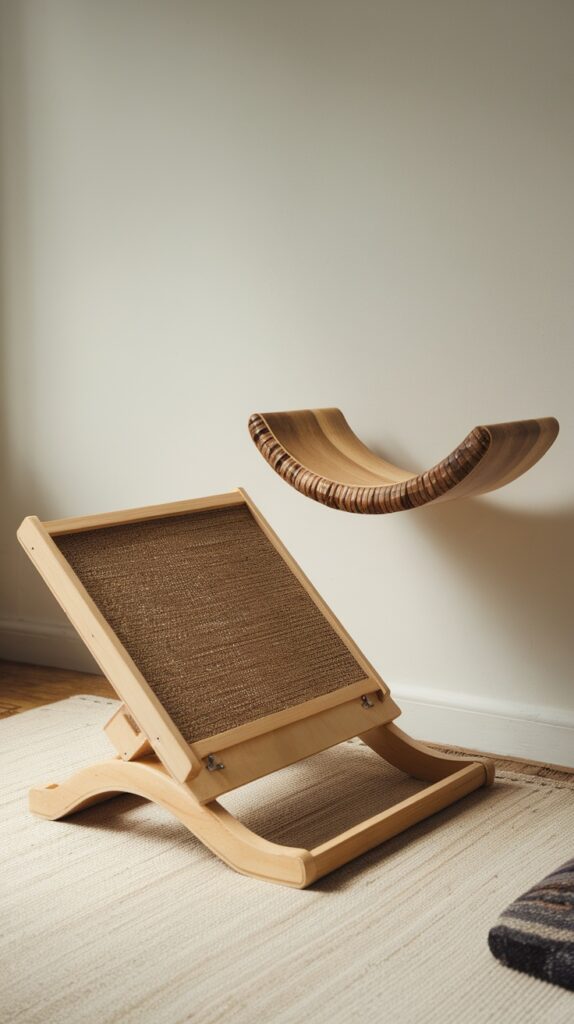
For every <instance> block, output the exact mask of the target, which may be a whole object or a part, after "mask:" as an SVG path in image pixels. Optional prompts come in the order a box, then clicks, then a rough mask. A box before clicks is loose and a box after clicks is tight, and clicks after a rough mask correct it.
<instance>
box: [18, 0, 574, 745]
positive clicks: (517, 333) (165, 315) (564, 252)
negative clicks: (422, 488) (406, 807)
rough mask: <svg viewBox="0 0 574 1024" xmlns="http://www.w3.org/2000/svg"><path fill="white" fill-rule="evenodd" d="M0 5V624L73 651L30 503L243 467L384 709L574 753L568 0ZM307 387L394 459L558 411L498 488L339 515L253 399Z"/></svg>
mask: <svg viewBox="0 0 574 1024" xmlns="http://www.w3.org/2000/svg"><path fill="white" fill-rule="evenodd" d="M2 10H3V15H4V24H3V31H2V42H3V48H4V51H5V53H4V55H3V58H4V59H3V75H4V81H3V90H2V92H3V111H2V125H3V127H2V165H3V166H2V205H3V221H4V234H3V251H2V266H3V273H2V342H3V364H4V365H3V370H4V373H3V388H4V391H5V393H4V396H3V397H4V401H3V405H2V409H3V413H2V415H3V417H4V419H3V423H2V439H3V441H4V444H3V456H2V457H3V460H4V462H3V470H2V473H3V481H4V488H3V492H4V494H3V501H2V508H1V522H0V527H1V534H0V541H1V546H2V557H3V563H4V566H5V573H4V576H3V581H2V589H1V593H0V617H1V618H2V630H1V631H0V635H1V637H2V647H1V648H0V649H1V650H2V651H3V653H4V655H5V656H6V655H8V656H10V655H11V656H15V657H18V658H22V659H28V660H52V661H55V662H56V663H58V662H60V663H64V664H79V663H80V662H79V661H78V658H79V657H80V655H79V654H78V648H77V647H76V646H75V645H74V643H73V642H72V641H71V640H70V639H69V634H68V633H67V632H66V631H65V630H63V629H62V624H63V622H64V620H63V617H62V615H61V614H60V612H59V610H58V609H57V607H56V605H55V603H54V601H53V600H52V598H51V597H50V596H49V595H48V593H47V591H46V590H45V588H44V586H43V584H42V583H41V581H40V580H39V579H36V578H35V574H34V571H33V570H32V568H31V567H29V566H28V564H27V563H26V559H25V556H24V554H23V553H22V552H20V550H19V549H18V548H17V545H16V542H15V540H14V531H15V529H16V526H17V524H18V522H19V521H20V519H21V518H22V517H23V516H24V515H25V514H29V513H36V514H38V515H40V516H41V517H43V518H53V517H58V516H65V515H68V514H75V513H78V514H80V513H88V512H95V511H99V510H105V509H112V508H121V507H127V506H130V505H137V504H147V503H151V502H161V501H169V500H172V499H177V498H182V497H189V496H195V495H201V494H206V493H210V492H216V491H221V490H227V489H230V488H232V487H234V486H236V485H238V484H241V485H243V486H245V487H246V488H247V489H248V491H249V492H250V493H251V495H252V497H253V498H254V499H255V501H256V502H257V503H258V504H259V505H260V507H261V508H262V510H263V512H264V513H265V514H266V515H267V516H268V517H269V518H270V520H271V522H272V523H273V525H274V526H275V528H276V529H277V531H278V532H279V534H280V535H281V536H282V537H283V539H284V540H285V541H286V542H287V544H288V546H289V547H290V548H291V550H292V551H293V553H294V555H295V557H296V558H298V560H299V561H300V562H301V563H302V565H303V567H304V568H305V570H306V571H307V572H308V573H309V575H310V576H311V578H312V579H313V581H314V582H315V583H316V584H317V585H318V587H319V588H320V589H321V590H322V591H323V593H324V594H325V596H326V598H327V600H328V601H329V602H330V603H331V604H332V606H333V607H334V609H335V611H336V612H337V613H338V614H339V616H340V617H341V618H342V619H343V621H344V622H345V624H346V625H347V627H348V628H349V629H350V630H351V632H352V633H353V634H354V635H355V637H356V638H357V640H358V641H359V643H360V644H361V645H362V646H363V647H364V649H365V652H366V653H367V655H368V656H369V657H370V658H371V659H372V660H373V661H374V662H375V664H376V665H377V666H378V668H379V669H380V670H381V672H382V674H383V675H384V677H385V678H386V679H387V680H388V682H389V683H390V684H391V686H392V687H393V692H394V693H395V694H396V696H397V697H398V698H399V700H401V699H402V701H403V702H405V700H406V704H405V706H406V707H407V708H408V714H407V715H406V716H405V724H406V725H409V724H410V726H411V727H412V728H413V729H414V731H416V732H418V733H419V734H421V735H426V736H427V737H428V738H437V739H444V740H447V741H453V742H457V741H458V742H459V743H466V745H477V746H481V748H482V749H489V748H490V749H492V748H495V749H496V750H497V751H500V752H503V751H507V752H512V753H523V754H526V755H528V756H531V757H538V758H540V759H547V760H548V759H549V760H554V761H562V762H566V760H568V759H569V760H570V763H574V742H573V737H574V731H573V727H574V691H573V688H572V685H571V679H572V665H573V663H574V659H573V654H574V652H573V649H572V647H573V640H572V633H573V630H572V622H571V619H572V607H573V601H572V597H573V587H572V577H573V568H574V565H573V550H574V541H573V538H574V482H573V479H572V476H573V474H572V463H573V447H574V446H573V442H572V431H573V427H574V414H573V408H572V385H573V370H574V358H573V345H572V312H573V310H572V307H573V299H572V296H573V294H574V290H573V281H572V276H573V274H572V268H573V260H572V252H573V244H574V231H573V227H574V214H573V202H572V182H573V181H574V160H573V156H574V143H573V123H574V121H573V101H574V70H573V69H574V63H573V61H572V53H573V52H574V6H573V5H572V4H571V3H568V2H562V0H433V3H432V4H431V3H427V2H425V0H395V2H391V0H376V2H374V0H373V2H369V0H346V2H339V0H295V2H290V3H283V2H280V0H209V2H199V0H198V2H192V0H188V2H183V0H180V2H177V0H156V2H151V0H50V2H46V0H19V2H18V0H7V2H5V3H4V4H3V8H2ZM321 405H339V406H340V407H341V408H342V409H343V410H344V411H345V413H346V415H347V417H348V418H349V420H350V422H351V424H352V426H353V427H354V428H355V429H356V431H357V432H358V433H359V434H360V436H361V437H362V438H363V439H364V440H365V441H366V442H367V443H369V444H371V445H372V446H373V447H374V448H375V449H377V450H383V449H384V450H385V451H386V452H388V454H389V456H390V457H391V458H392V459H393V460H394V461H397V462H399V463H400V462H403V463H404V464H406V465H409V466H411V467H413V469H421V468H426V467H427V466H428V465H430V464H432V463H433V462H434V461H436V460H438V459H439V458H441V457H442V456H443V455H445V454H446V453H447V452H448V451H450V450H451V448H452V447H454V445H455V444H456V443H457V442H458V441H459V440H461V439H462V437H463V436H464V434H465V433H466V432H467V431H468V430H469V429H470V428H471V427H473V426H474V425H475V424H477V423H489V422H496V421H498V420H504V419H516V418H521V417H528V416H543V415H549V414H553V415H556V416H557V417H558V418H559V419H560V421H561V426H562V430H561V434H560V436H559V439H558V441H557V443H556V445H555V447H554V448H553V449H552V450H551V451H550V453H549V454H548V455H547V456H546V457H545V459H544V460H543V462H541V463H540V464H539V465H538V466H537V467H535V469H534V470H532V471H531V472H530V473H529V474H528V475H526V476H525V477H523V478H522V479H521V480H519V481H518V482H516V483H514V484H512V485H511V486H510V487H508V488H507V489H506V490H504V491H500V492H497V493H496V494H495V495H493V496H491V497H488V498H483V499H479V500H474V501H467V502H460V503H455V504H452V505H446V506H442V507H441V506H438V507H436V508H426V509H422V510H418V511H414V512H409V513H407V514H402V515H392V516H385V517H372V518H370V517H361V516H350V515H345V514H342V513H338V512H334V511H332V510H329V509H325V508H323V507H321V506H319V505H316V504H314V503H312V502H310V501H308V500H306V499H304V498H302V497H301V496H299V495H298V494H296V493H295V492H294V491H292V490H291V489H290V488H288V487H287V486H286V485H285V484H284V483H283V482H282V481H280V480H279V478H278V477H276V476H275V475H274V474H273V473H272V472H271V470H270V469H269V468H268V467H267V466H266V465H265V463H264V462H263V460H262V459H261V458H260V456H259V455H258V454H257V453H256V451H255V449H254V448H253V446H252V444H251V441H250V440H249V437H248V434H247V431H246V426H245V424H246V420H247V417H248V414H249V413H250V412H252V411H254V410H266V409H283V408H298V407H305V406H321ZM421 701H423V702H428V703H429V704H430V705H432V707H430V708H429V709H428V713H427V714H426V717H425V716H424V715H423V711H424V708H423V707H422V705H421V703H420V702H421ZM413 702H414V703H413ZM457 709H458V710H457ZM409 718H410V722H409V721H408V719H409ZM537 723H538V724H537Z"/></svg>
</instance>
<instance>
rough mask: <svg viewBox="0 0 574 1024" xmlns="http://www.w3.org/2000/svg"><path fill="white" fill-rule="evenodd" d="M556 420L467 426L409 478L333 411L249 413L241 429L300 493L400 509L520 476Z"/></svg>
mask: <svg viewBox="0 0 574 1024" xmlns="http://www.w3.org/2000/svg"><path fill="white" fill-rule="evenodd" d="M558 429H559V426H558V420H556V419H554V417H553V416H547V417H545V418H543V419H538V420H516V421H515V422H514V423H495V424H492V425H489V426H480V427H475V428H474V430H471V432H470V434H468V435H467V436H466V437H465V439H464V441H463V442H462V443H461V444H459V445H458V447H457V448H455V449H454V450H453V451H452V452H451V453H450V455H447V456H446V458H444V459H442V461H441V462H438V463H437V464H436V466H433V467H432V469H428V470H427V471H426V472H424V473H418V474H417V473H413V472H411V471H409V470H408V469H402V468H401V467H400V466H394V465H393V464H392V463H391V462H387V461H385V459H382V458H380V457H379V456H378V455H375V453H374V452H372V451H371V450H370V449H369V448H367V446H366V445H364V444H363V443H362V441H360V440H359V438H358V437H357V436H356V434H354V433H353V431H352V430H351V428H350V426H349V424H348V423H347V421H346V419H345V417H344V416H343V413H342V412H341V411H340V410H339V409H301V410H298V411H296V412H270V413H268V412H266V413H254V414H253V416H251V417H250V419H249V432H250V434H251V437H252V438H253V441H254V442H255V444H256V446H257V448H258V449H259V451H260V452H261V454H262V455H263V458H264V459H265V460H266V461H267V462H268V463H269V465H270V466H271V467H272V469H274V470H275V472H276V473H278V474H279V476H281V477H282V478H283V479H284V480H285V481H286V482H287V483H288V484H291V486H292V487H294V488H295V489H296V490H297V491H300V492H301V494H305V495H306V496H307V497H308V498H313V500H314V501H319V502H321V503H322V504H323V505H329V506H330V507H331V508H338V509H341V510H342V511H344V512H363V513H384V512H402V511H404V510H406V509H410V508H417V507H418V506H419V505H427V504H429V503H430V502H436V501H450V500H451V499H453V498H469V497H474V496H476V495H478V494H484V493H485V492H486V491H494V490H496V488H497V487H503V486H504V485H505V484H508V483H510V481H511V480H515V479H516V477H518V476H521V475H522V473H525V472H526V470H527V469H530V467H531V466H533V465H534V464H535V463H536V462H538V460H539V459H541V458H542V456H543V455H544V453H545V452H547V451H548V449H549V448H550V446H551V444H552V443H553V442H554V440H555V439H556V436H557V434H558Z"/></svg>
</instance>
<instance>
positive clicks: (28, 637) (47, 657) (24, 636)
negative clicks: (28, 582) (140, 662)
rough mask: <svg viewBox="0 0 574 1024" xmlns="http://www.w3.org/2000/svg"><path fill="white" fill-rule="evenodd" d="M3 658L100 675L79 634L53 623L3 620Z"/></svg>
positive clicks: (0, 654) (0, 641)
mask: <svg viewBox="0 0 574 1024" xmlns="http://www.w3.org/2000/svg"><path fill="white" fill-rule="evenodd" d="M0 658H2V659H4V660H5V661H22V662H26V663H27V664H29V665H53V666H54V667H55V668H69V669H73V670H75V671H77V672H99V671H100V670H99V668H98V666H97V665H96V662H95V661H94V659H93V658H92V656H91V654H90V652H89V651H88V650H87V648H86V647H85V645H84V644H83V643H82V641H81V640H80V638H79V636H78V635H77V633H76V632H75V630H73V629H72V627H71V626H66V625H60V624H59V623H52V622H29V621H26V620H24V619H16V620H8V619H0Z"/></svg>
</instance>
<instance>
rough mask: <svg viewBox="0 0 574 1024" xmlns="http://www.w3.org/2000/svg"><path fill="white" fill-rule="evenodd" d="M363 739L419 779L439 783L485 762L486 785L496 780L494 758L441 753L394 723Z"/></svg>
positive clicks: (395, 764)
mask: <svg viewBox="0 0 574 1024" xmlns="http://www.w3.org/2000/svg"><path fill="white" fill-rule="evenodd" d="M359 739H361V740H363V743H366V744H367V746H369V747H370V748H371V750H374V751H375V753H377V754H380V755H381V757H384V759H385V761H388V762H389V764H392V765H394V766H395V768H400V770H401V771H403V772H406V773H407V775H412V776H413V778H415V779H423V780H424V781H425V782H437V781H438V780H439V779H445V778H447V777H448V776H449V775H452V774H453V772H457V771H460V770H461V769H462V768H465V767H467V766H468V765H469V764H481V765H482V766H483V768H484V772H485V779H484V785H486V786H489V785H490V784H491V783H492V782H494V774H495V769H494V761H492V760H490V759H489V758H481V759H480V760H477V759H476V758H473V757H451V756H449V755H448V754H441V753H440V751H438V750H433V749H432V748H431V747H427V746H425V744H424V743H420V742H419V741H418V740H413V739H412V738H411V737H410V736H408V735H407V734H406V732H403V731H402V729H399V727H398V726H397V725H395V723H394V722H390V723H389V724H388V725H378V726H376V727H375V728H374V729H369V731H368V732H364V733H362V735H361V736H360V737H359Z"/></svg>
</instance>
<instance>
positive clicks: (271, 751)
mask: <svg viewBox="0 0 574 1024" xmlns="http://www.w3.org/2000/svg"><path fill="white" fill-rule="evenodd" d="M232 506H242V507H244V508H246V509H248V510H249V513H250V514H251V516H252V517H253V519H254V520H255V522H256V524H257V525H258V527H259V528H260V529H261V530H262V531H263V533H264V534H265V536H266V537H267V539H268V540H269V541H270V543H271V544H272V545H273V547H274V548H275V550H276V551H277V552H278V553H279V554H280V555H281V557H282V559H283V560H284V562H285V563H286V564H287V566H288V567H289V569H290V571H291V573H292V574H293V575H294V576H295V577H296V579H297V580H298V581H299V583H300V584H301V586H302V587H303V588H304V589H305V591H306V593H307V594H308V595H309V597H310V598H311V600H312V601H313V602H314V604H315V605H316V607H317V608H318V609H319V610H320V612H321V614H322V615H323V616H324V618H325V619H326V620H327V622H328V623H329V625H330V626H331V627H332V629H333V630H334V632H335V633H336V634H337V636H338V637H339V638H340V640H341V641H342V642H343V644H344V645H345V646H346V647H347V649H348V651H349V652H350V653H351V654H352V656H353V658H354V660H355V662H356V664H357V666H358V667H359V668H360V670H361V672H362V673H363V678H362V679H360V680H358V681H355V682H352V683H350V684H349V685H346V686H340V687H339V688H338V689H335V690H333V691H332V692H329V693H323V694H321V695H320V696H318V697H314V698H312V699H310V700H308V701H303V702H301V703H298V704H296V705H295V706H291V707H286V708H284V709H283V710H280V711H278V712H276V713H274V714H270V715H267V716H265V717H263V718H259V719H254V720H252V721H247V722H245V723H244V724H242V725H239V726H237V727H235V728H232V729H228V730H226V731H224V732H222V733H219V734H216V735H211V736H207V737H205V738H202V739H200V740H197V741H195V742H187V741H186V739H185V738H184V736H183V735H182V734H181V732H180V731H179V730H178V728H177V727H176V725H175V723H174V721H173V720H172V718H171V717H170V715H169V714H168V713H167V712H166V710H165V708H164V707H163V705H162V703H161V701H160V700H159V699H158V697H157V696H156V694H155V693H154V691H153V690H152V688H151V687H150V685H149V684H148V682H147V681H146V679H145V678H144V676H143V675H142V673H141V672H140V670H139V669H138V667H137V665H136V664H135V663H134V661H133V660H132V658H131V657H130V655H129V654H128V652H127V650H126V649H125V647H124V646H123V645H122V643H121V642H120V640H119V639H118V636H117V635H116V634H115V633H114V631H113V630H112V628H111V626H110V624H109V623H108V622H107V621H106V619H105V617H104V616H103V615H102V613H101V611H100V609H99V608H98V607H97V605H96V604H95V602H94V601H93V600H92V598H91V597H90V595H89V594H88V592H87V591H86V589H85V587H84V586H83V584H82V582H81V581H80V579H79V578H78V576H77V575H76V573H75V572H74V570H73V569H72V567H71V566H70V564H69V563H68V562H67V560H66V558H65V557H64V555H63V554H62V552H61V551H60V549H59V548H58V546H57V543H56V542H55V539H54V538H57V537H58V536H59V535H62V534H70V533H76V532H82V531H86V530H90V531H91V530H99V529H102V530H105V529H106V528H107V527H113V526H117V525H124V524H129V523H138V522H143V521H145V520H153V519H157V520H163V519H165V518H167V517H170V516H181V515H183V514H187V513H194V512H202V511H206V510H212V509H224V508H227V507H232ZM18 538H19V540H20V543H21V544H22V546H23V547H24V549H25V550H26V552H27V554H28V555H29V557H30V558H31V560H32V561H33V563H34V565H35V566H36V568H37V569H38V571H39V572H40V574H41V575H42V577H43V578H44V580H45V581H46V583H47V585H48V586H49V587H50V589H51V591H52V593H53V594H54V595H55V597H56V598H57V600H58V601H59V603H60V605H61V606H62V608H63V609H64V611H65V612H66V614H67V615H68V618H69V619H70V621H71V622H72V624H73V625H74V627H75V628H76V630H77V631H78V633H79V635H80V636H81V638H82V639H83V641H84V643H85V644H86V646H87V647H88V649H89V650H90V651H91V653H92V655H93V656H94V658H95V659H96V661H97V663H98V664H99V666H100V668H101V669H102V671H103V672H104V674H105V675H106V676H107V678H108V679H109V681H110V683H111V685H112V686H113V687H114V689H115V690H116V692H117V694H118V696H119V698H120V700H121V702H122V703H121V705H120V707H119V708H118V710H117V711H115V712H114V714H113V715H112V718H111V719H110V721H109V722H108V724H107V726H106V727H105V730H106V734H107V736H108V738H109V739H110V741H111V743H112V745H113V747H114V748H115V750H116V756H115V757H113V758H112V759H110V760H109V761H106V762H103V763H102V764H96V765H93V766H91V767H90V768H86V769H84V770H83V771H80V772H77V773H76V774H75V775H73V776H72V777H71V778H70V779H68V780H67V781H65V782H62V783H49V784H48V785H44V786H41V787H37V788H34V789H32V790H31V792H30V808H31V810H32V811H33V812H34V813H36V814H39V815H40V816H43V817H46V818H50V819H56V818H61V817H64V816H65V815H68V814H71V813H73V812H74V811H77V810H80V809H81V808H83V807H86V806H88V805H90V804H93V803H97V802H99V801H101V800H106V799H109V798H111V797H112V796H115V795H117V794H119V793H135V794H138V795H140V796H143V797H145V798H147V799H149V800H153V801H155V802H157V803H159V804H161V805H162V806H164V807H166V808H168V809H169V810H171V811H172V813H174V814H175V815H176V817H177V818H179V820H180V821H182V822H183V823H184V824H185V825H186V827H187V828H189V829H190V830H191V831H192V832H193V833H194V834H195V835H196V836H197V837H198V838H199V839H200V840H201V841H202V842H203V843H205V845H206V846H208V847H209V848H210V849H211V850H213V852H214V853H216V854H217V855H218V856H219V857H220V858H221V859H222V860H224V861H225V862H226V863H228V864H229V865H231V866H232V867H234V868H235V869H236V870H238V871H240V872H242V873H244V874H248V875H253V876H255V877H259V878H264V879H267V880H270V881H274V882H280V883H283V884H286V885H292V886H296V887H304V886H306V885H309V884H310V883H311V882H313V881H314V880H315V879H317V878H319V877H321V876H322V875H324V874H326V873H327V872H329V871H332V870H333V869H334V868H336V867H338V866H339V865H341V864H344V863H345V862H346V861H348V860H349V859H351V858H352V857H356V856H358V855H359V854H360V853H363V852H364V851H366V850H368V849H370V848H372V847H373V846H376V845H377V844H378V843H380V842H382V841H384V840H385V839H388V838H390V837H391V836H394V835H396V834H397V833H399V832H402V831H403V830H404V829H406V828H408V827H409V826H410V825H412V824H414V823H415V822H418V821H420V820H421V819H422V818H425V817H427V816H428V815H430V814H433V813H435V812H436V811H438V810H440V809H442V808H443V807H446V806H448V805H449V804H451V803H453V802H455V801H456V800H459V799H460V798H461V797H463V796H465V795H466V794H467V793H470V792H471V791H472V790H474V789H476V788H478V787H479V786H483V785H486V784H489V783H490V782H492V780H493V777H494V767H493V763H492V762H491V761H487V760H485V761H476V760H475V761H473V760H471V759H467V758H464V759H461V758H452V757H445V756H443V755H440V754H438V753H436V752H435V751H433V750H430V749H428V748H426V747H424V746H423V745H422V744H419V743H417V742H415V741H413V740H411V739H410V738H409V737H408V736H406V735H405V734H404V733H403V732H401V730H400V729H398V728H397V726H396V725H395V724H394V720H395V719H396V718H397V717H398V715H399V714H400V709H399V708H398V707H397V705H396V704H395V703H394V701H393V699H392V697H391V695H390V692H389V688H388V686H387V685H386V683H385V682H384V681H383V680H382V679H381V677H380V676H379V675H378V673H377V672H376V671H375V669H374V668H373V666H372V665H371V664H370V663H369V662H368V661H367V659H366V658H365V657H364V655H363V654H362V653H361V651H360V650H359V649H358V647H357V646H356V644H355V643H354V641H353V640H352V639H351V637H350V636H349V634H348V633H347V632H346V631H345V630H344V629H343V627H342V626H341V624H340V623H339V622H338V620H337V619H336V617H335V616H334V615H333V613H332V612H331V611H330V609H329V608H328V607H327V605H326V604H325V602H324V601H323V599H322V598H321V596H320V595H319V594H318V592H317V591H316V590H315V588H314V587H313V586H312V584H311V583H310V582H309V580H308V579H307V577H306V576H305V575H304V573H303V572H302V570H301V569H300V567H299V566H298V565H297V563H296V562H295V561H294V560H293V558H292V557H291V555H290V554H289V553H288V551H287V550H286V548H285V547H284V546H283V544H282V543H281V542H280V540H279V539H278V537H277V536H276V535H275V533H274V532H273V531H272V530H271V528H270V526H269V525H268V524H267V523H266V521H265V520H264V519H263V517H262V516H261V513H260V512H259V511H258V510H257V509H256V507H255V506H254V504H253V502H252V501H251V500H250V498H249V497H248V496H247V494H246V493H245V492H244V491H242V490H241V489H238V490H236V491H233V492H231V493H229V494H223V495H216V496H213V497H210V498H205V499H199V500H193V501H186V502H174V503H171V504H168V505H156V506H150V507H148V508H143V509H142V508H140V509H132V510H127V511H122V512H117V513H106V514H103V515H97V516H83V517H80V518H71V519H63V520H56V521H50V522H41V521H40V520H39V519H38V518H37V517H35V516H31V517H28V518H27V519H25V520H24V522H23V523H22V525H21V527H20V529H19V531H18ZM355 736H359V737H362V738H363V740H364V741H365V742H366V743H367V744H368V745H369V746H370V747H371V748H372V749H373V750H374V751H376V752H377V753H378V754H379V755H380V756H381V757H383V758H384V759H385V760H386V761H388V762H389V763H391V764H393V765H396V766H397V767H399V768H400V769H401V770H404V771H405V772H407V773H408V774H410V775H413V776H415V777H417V778H420V779H423V780H425V781H427V782H428V783H429V786H428V787H427V788H426V789H424V790H423V791H422V792H420V793H418V794H417V795H416V796H413V797H410V798H409V799H408V800H404V801H402V802H401V803H400V804H398V805H396V806H395V807H393V808H391V809H389V810H386V811H384V812H382V813H380V814H378V815H375V816H374V817H372V818H369V819H367V820H366V821H363V822H361V823H360V824H358V825H356V826H355V827H353V828H351V829H349V830H347V831H346V832H344V833H342V834H341V835H339V836H336V837H334V838H332V839H330V840H328V841H327V842H325V843H323V844H322V845H320V846H318V847H316V848H315V849H312V850H304V849H298V848H292V847H284V846H281V845H278V844H274V843H270V842H268V841H267V840H264V839H262V838H261V837H260V836H257V835H256V834H255V833H253V832H251V831H250V830H249V829H247V828H246V827H245V826H243V825H242V824H241V823H240V822H238V821H237V820H236V819H235V818H233V816H232V815H231V814H229V813H228V812H227V811H226V810H225V809H224V808H223V807H222V806H221V805H220V804H219V803H218V802H217V797H219V796H221V795H222V794H224V793H226V792H229V791H230V790H232V789H235V788H237V787H239V786H242V785H244V784H245V783H247V782H250V781H252V780H253V779H256V778H260V777H262V776H264V775H267V774H269V773H271V772H273V771H276V770H278V769H280V768H283V767H285V766H287V765H290V764H293V763H294V762H296V761H299V760H301V759H303V758H305V757H309V756H311V755H313V754H315V753H318V752H319V751H322V750H325V749H327V748H329V747H332V746H334V745H336V744H337V743H340V742H342V741H344V740H347V739H350V738H352V737H355Z"/></svg>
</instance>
